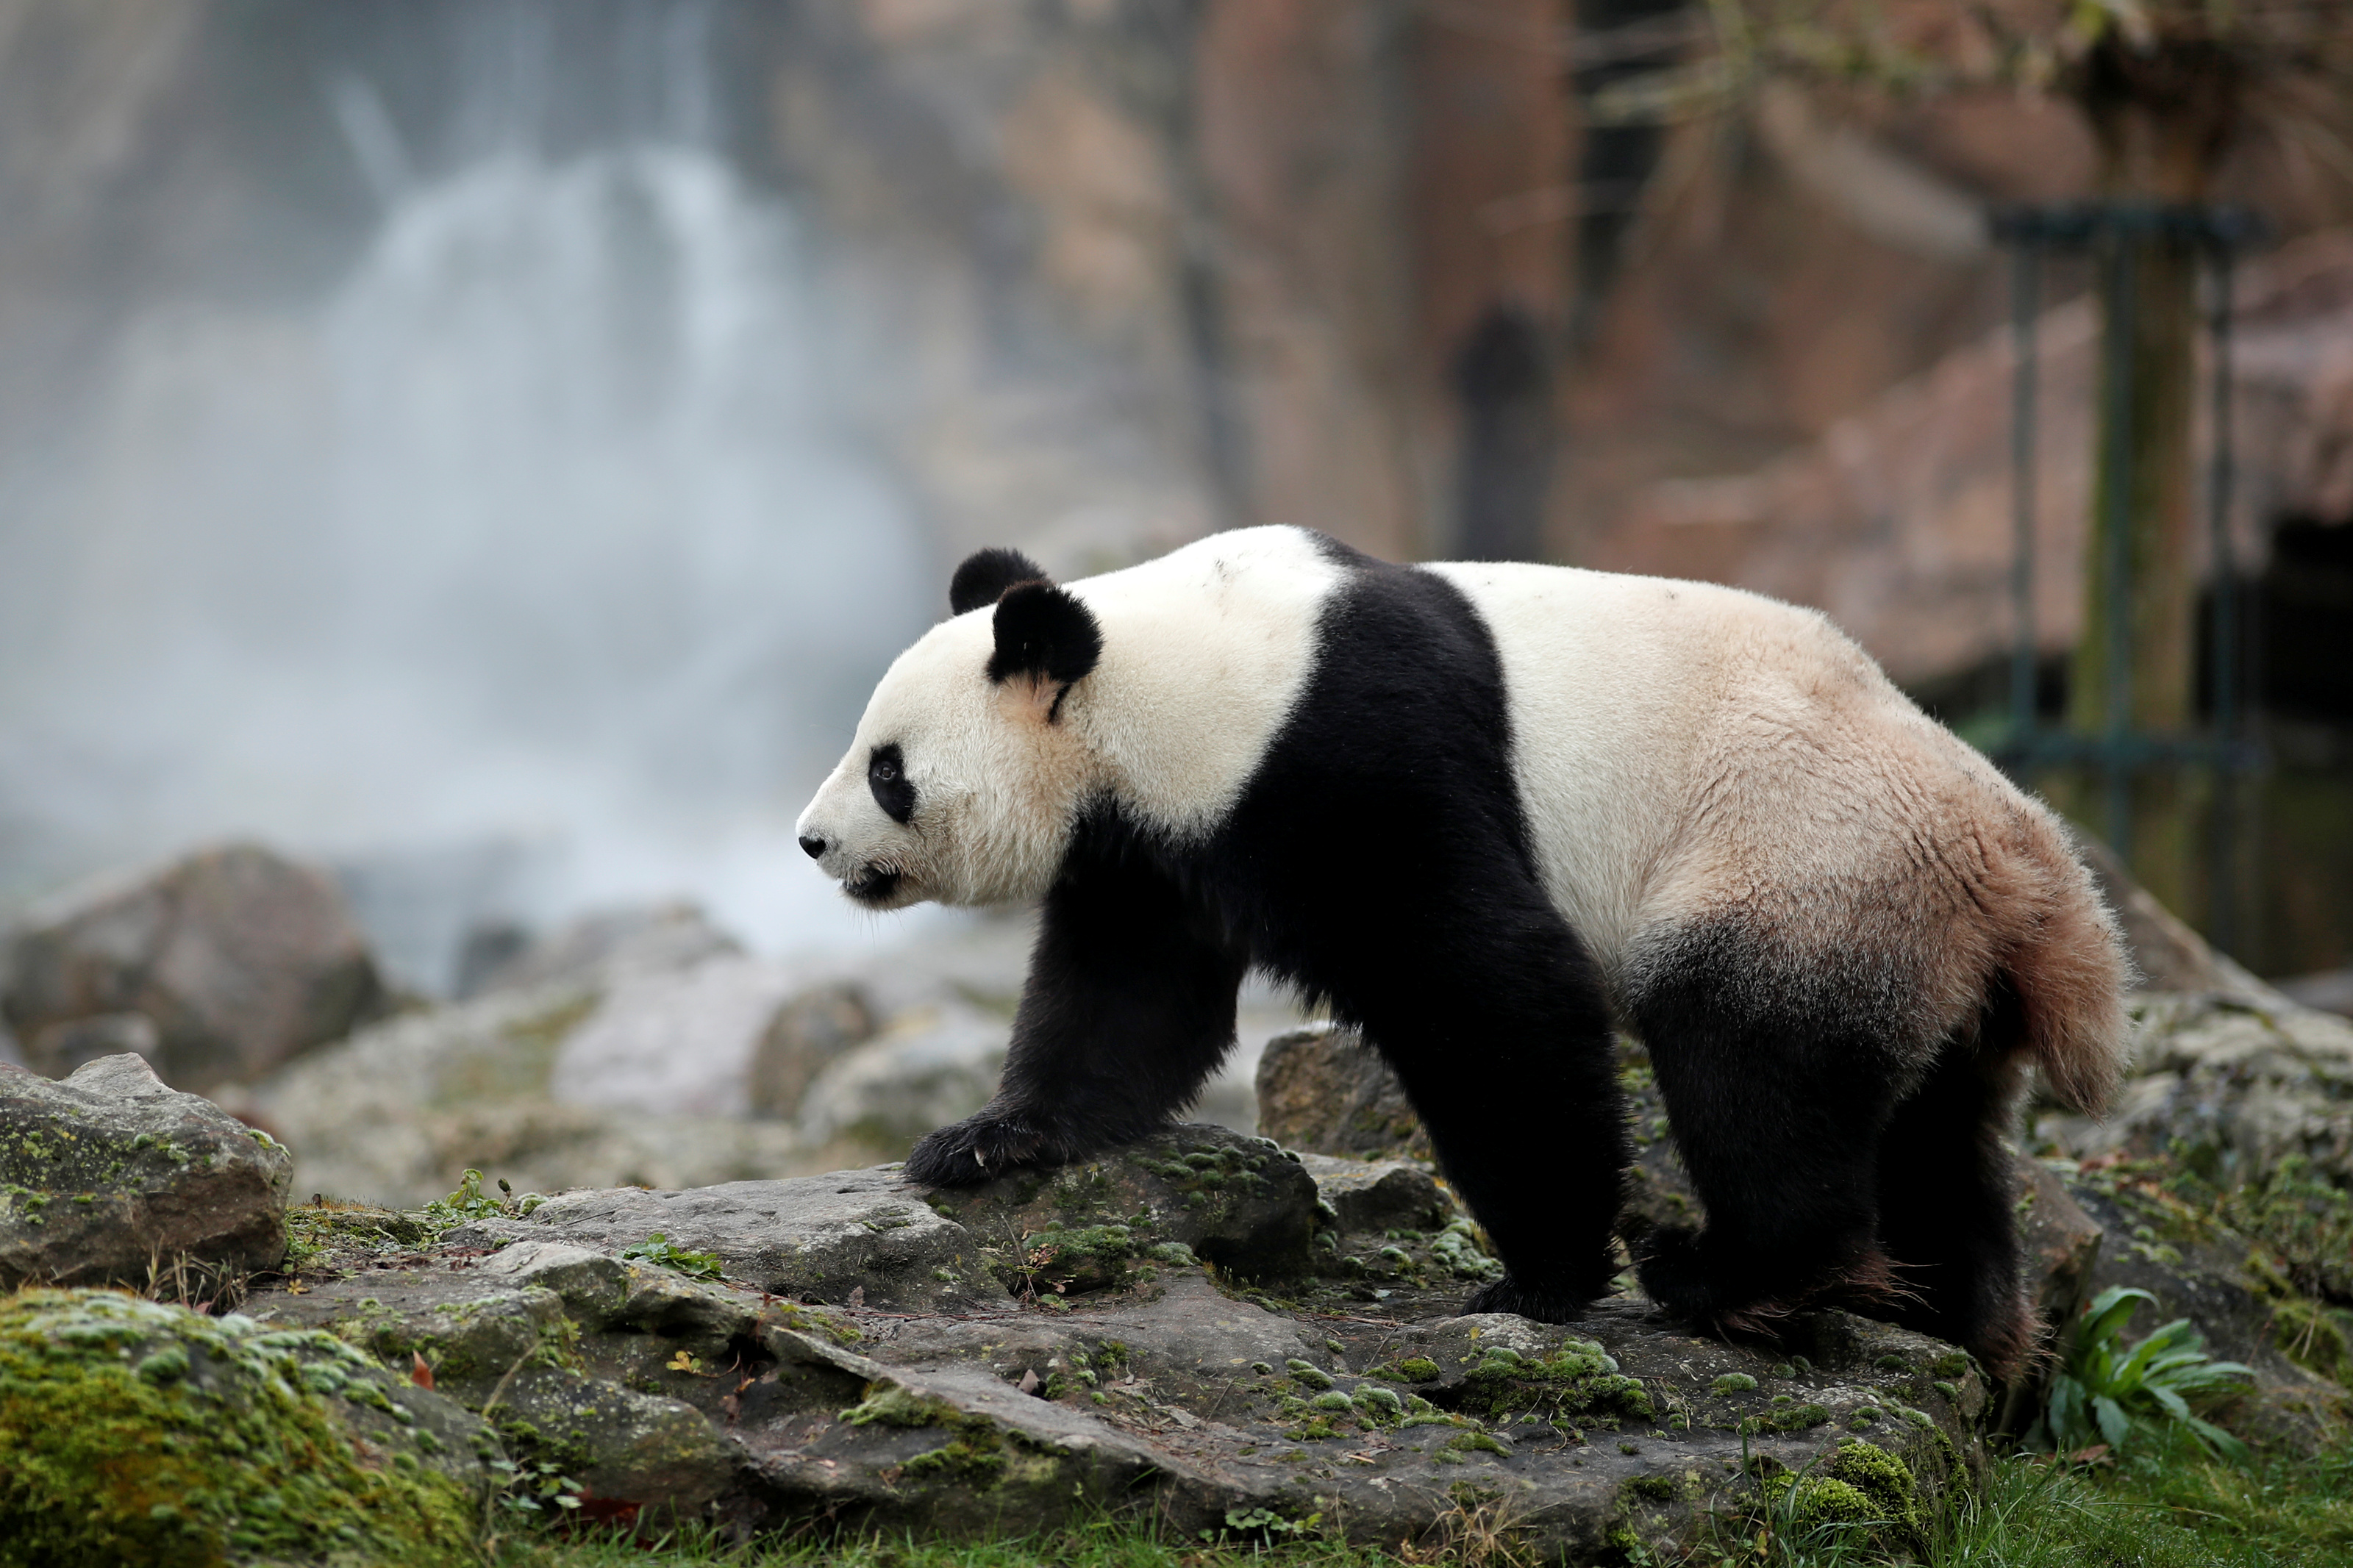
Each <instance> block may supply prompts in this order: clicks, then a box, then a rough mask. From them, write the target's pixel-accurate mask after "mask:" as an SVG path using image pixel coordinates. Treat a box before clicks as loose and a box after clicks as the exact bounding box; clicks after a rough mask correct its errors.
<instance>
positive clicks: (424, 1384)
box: [408, 1351, 433, 1388]
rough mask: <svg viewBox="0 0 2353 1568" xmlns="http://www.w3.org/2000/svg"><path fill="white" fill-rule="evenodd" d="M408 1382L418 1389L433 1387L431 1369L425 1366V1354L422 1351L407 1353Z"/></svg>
mask: <svg viewBox="0 0 2353 1568" xmlns="http://www.w3.org/2000/svg"><path fill="white" fill-rule="evenodd" d="M408 1381H409V1382H411V1383H413V1384H416V1385H417V1387H419V1388H430V1387H432V1386H433V1369H432V1368H431V1367H429V1366H427V1365H426V1364H425V1352H423V1351H411V1352H408Z"/></svg>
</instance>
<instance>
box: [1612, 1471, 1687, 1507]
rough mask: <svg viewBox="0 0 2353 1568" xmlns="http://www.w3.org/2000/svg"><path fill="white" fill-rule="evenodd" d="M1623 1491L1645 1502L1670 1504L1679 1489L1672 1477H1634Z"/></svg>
mask: <svg viewBox="0 0 2353 1568" xmlns="http://www.w3.org/2000/svg"><path fill="white" fill-rule="evenodd" d="M1625 1489H1626V1490H1627V1491H1628V1492H1630V1493H1631V1494H1632V1495H1634V1496H1635V1497H1638V1498H1641V1499H1642V1500H1645V1501H1647V1502H1672V1501H1674V1500H1675V1493H1676V1491H1677V1490H1678V1488H1677V1486H1676V1484H1675V1479H1674V1478H1673V1477H1672V1476H1636V1477H1635V1478H1634V1479H1632V1480H1630V1481H1628V1482H1627V1483H1626V1486H1625Z"/></svg>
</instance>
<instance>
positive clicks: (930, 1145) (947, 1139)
mask: <svg viewBox="0 0 2353 1568" xmlns="http://www.w3.org/2000/svg"><path fill="white" fill-rule="evenodd" d="M1060 1163H1062V1162H1061V1159H1060V1157H1059V1149H1058V1146H1057V1142H1056V1140H1055V1139H1054V1138H1052V1137H1051V1136H1050V1135H1049V1134H1048V1133H1046V1132H1044V1131H1039V1129H1038V1128H1036V1127H1034V1126H1032V1125H1031V1124H1029V1122H1027V1121H1022V1120H1021V1119H1019V1118H1018V1117H1008V1116H991V1115H989V1114H988V1113H987V1112H986V1111H983V1112H982V1113H981V1114H979V1115H977V1116H969V1117H966V1118H965V1120H964V1121H959V1122H957V1123H955V1125H954V1126H952V1127H943V1128H941V1129H940V1130H939V1131H936V1132H934V1133H932V1134H931V1135H930V1136H928V1137H926V1138H925V1139H924V1140H923V1142H920V1143H918V1144H916V1145H915V1149H914V1152H913V1153H912V1154H909V1155H908V1156H907V1174H908V1176H909V1177H910V1178H911V1179H913V1180H914V1181H918V1182H921V1183H923V1184H924V1185H925V1186H932V1187H976V1186H978V1185H979V1184H981V1183H983V1182H987V1181H992V1180H994V1179H995V1178H997V1177H998V1176H1001V1175H1004V1174H1005V1173H1008V1172H1009V1171H1018V1170H1019V1169H1021V1168H1022V1167H1023V1166H1026V1165H1057V1164H1060Z"/></svg>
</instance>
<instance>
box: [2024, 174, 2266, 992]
mask: <svg viewBox="0 0 2353 1568" xmlns="http://www.w3.org/2000/svg"><path fill="white" fill-rule="evenodd" d="M2263 234H2264V229H2263V223H2262V220H2261V219H2260V218H2258V217H2257V216H2255V215H2254V214H2253V213H2250V212H2247V211H2245V210H2243V209H2242V208H2236V207H2209V206H2170V205H2154V204H2135V203H2088V202H2087V203H2074V204H2069V205H2061V206H2033V207H2026V206H2021V207H2010V208H2006V209H2003V210H2001V211H2000V212H1998V213H1996V214H1995V216H1994V222H1993V236H1994V238H1995V240H1996V242H1997V243H1999V244H2001V245H2003V246H2006V247H2009V248H2010V251H2011V272H2010V310H2011V321H2010V333H2011V342H2012V344H2013V346H2014V349H2015V351H2016V366H2015V371H2014V379H2013V382H2012V389H2011V396H2012V405H2011V430H2010V466H2011V486H2012V503H2011V505H2012V510H2011V528H2012V533H2013V540H2012V550H2013V555H2012V558H2011V563H2010V600H2011V604H2012V606H2013V615H2014V619H2015V626H2014V635H2015V637H2016V642H2015V644H2014V645H2013V647H2012V649H2011V654H2010V733H2009V735H2008V737H2007V738H2006V739H2005V741H2004V742H2003V743H2002V744H2001V745H2000V747H1998V748H1997V749H1996V752H1995V756H1996V760H1997V761H1998V762H2000V763H2001V765H2002V767H2003V768H2004V769H2005V770H2007V771H2008V772H2010V773H2011V774H2012V775H2014V776H2017V777H2020V778H2021V779H2022V778H2025V777H2027V776H2028V775H2030V774H2031V773H2033V772H2035V771H2036V770H2038V769H2042V768H2047V767H2059V766H2068V767H2082V768H2085V769H2087V770H2090V771H2092V772H2094V773H2096V774H2097V775H2098V777H2099V780H2100V783H2101V786H2102V795H2103V799H2104V810H2103V816H2104V817H2105V822H2104V824H2103V826H2104V827H2105V831H2106V833H2107V836H2108V837H2109V839H2110V841H2111V842H2112V843H2113V844H2114V846H2115V847H2116V852H2117V853H2118V854H2119V855H2120V856H2124V857H2126V858H2129V857H2130V855H2131V838H2132V781H2133V778H2134V776H2135V774H2137V773H2143V772H2146V771H2148V770H2152V769H2157V768H2168V767H2169V768H2179V769H2200V770H2205V771H2207V772H2209V773H2211V775H2212V777H2213V779H2214V782H2215V794H2214V810H2213V817H2212V821H2213V834H2212V840H2211V853H2212V861H2211V873H2210V874H2211V886H2210V896H2209V900H2208V901H2209V904H2210V906H2211V907H2210V913H2209V920H2208V922H2207V924H2208V928H2209V934H2210V935H2211V936H2212V937H2213V938H2214V940H2215V941H2216V943H2217V945H2219V946H2222V947H2224V948H2225V949H2227V948H2228V947H2229V946H2230V938H2231V934H2232V924H2233V918H2232V917H2233V915H2234V913H2235V910H2236V908H2237V899H2236V894H2235V887H2236V867H2237V859H2238V853H2237V842H2236V837H2237V829H2236V824H2237V819H2238V815H2239V814H2238V812H2237V811H2236V810H2235V809H2234V803H2233V801H2232V782H2233V780H2234V779H2235V778H2236V777H2237V776H2238V775H2240V774H2242V773H2250V772H2253V771H2254V770H2256V769H2259V768H2261V767H2262V766H2263V750H2262V747H2261V746H2260V745H2259V744H2258V743H2257V742H2255V740H2254V739H2253V737H2252V736H2251V735H2250V734H2249V733H2248V732H2247V723H2246V721H2247V714H2248V710H2249V707H2250V703H2249V702H2248V700H2247V697H2248V692H2247V668H2246V661H2245V660H2244V659H2243V658H2242V657H2241V652H2242V648H2241V644H2242V637H2243V636H2244V633H2243V632H2242V620H2243V616H2242V608H2243V606H2242V587H2241V584H2240V582H2239V572H2238V564H2237V556H2236V552H2234V551H2233V549H2232V543H2231V534H2230V526H2231V523H2230V511H2231V500H2232V483H2233V479H2234V476H2233V472H2232V418H2231V374H2232V373H2231V309H2232V264H2233V261H2234V259H2235V258H2236V257H2237V255H2238V253H2239V252H2240V251H2242V250H2243V249H2246V248H2247V247H2250V246H2253V245H2254V244H2256V243H2258V242H2259V241H2260V240H2261V239H2262V238H2263ZM2152 241H2167V242H2170V243H2172V244H2175V245H2178V246H2180V247H2184V248H2186V249H2189V251H2191V252H2192V253H2193V254H2194V255H2195V256H2197V257H2198V258H2200V260H2201V261H2202V262H2203V263H2204V271H2205V277H2206V287H2207V298H2208V301H2209V303H2208V308H2207V311H2206V329H2207V333H2208V338H2209V342H2210V344H2211V371H2212V397H2213V410H2212V431H2211V439H2212V446H2211V454H2210V458H2209V464H2208V487H2207V514H2208V515H2207V525H2208V530H2209V536H2210V540H2211V552H2212V556H2213V560H2212V568H2211V595H2212V605H2213V611H2212V617H2211V622H2210V626H2209V637H2208V658H2209V666H2208V670H2207V676H2208V679H2209V680H2210V682H2211V692H2210V698H2211V701H2210V708H2209V716H2208V722H2207V724H2206V726H2205V728H2204V730H2203V731H2202V732H2193V733H2189V734H2173V735H2161V734H2147V733H2142V732H2138V731H2136V730H2135V728H2134V726H2133V721H2132V704H2133V686H2132V682H2133V668H2132V626H2133V614H2132V592H2133V583H2132V521H2133V519H2132V515H2131V509H2132V503H2133V489H2132V485H2131V482H2130V477H2131V475H2132V471H2133V459H2134V457H2135V453H2134V451H2133V445H2132V443H2133V419H2132V417H2131V412H2132V411H2131V401H2130V400H2131V397H2132V389H2133V376H2134V374H2135V368H2136V367H2135V365H2134V363H2133V360H2134V342H2133V333H2132V331H2131V329H2130V326H2129V323H2130V322H2131V321H2132V320H2133V319H2134V317H2135V314H2136V306H2137V300H2138V284H2139V276H2138V266H2139V258H2140V255H2141V253H2142V250H2143V248H2144V246H2145V245H2146V244H2147V243H2149V242H2152ZM2054 254H2089V255H2090V256H2091V257H2092V258H2093V260H2094V265H2096V266H2098V267H2100V268H2102V269H2103V273H2104V276H2103V278H2102V287H2103V292H2104V294H2105V298H2106V300H2107V303H2108V319H2107V321H2105V322H2104V323H2103V328H2102V335H2101V353H2102V355H2103V356H2104V363H2103V364H2102V366H2101V369H2102V372H2103V374H2102V375H2101V376H2100V378H2099V384H2100V386H2101V389H2102V392H2103V394H2104V395H2105V396H2106V397H2107V398H2109V399H2110V404H2109V406H2108V407H2107V408H2105V410H2103V415H2104V417H2103V418H2102V420H2101V432H2102V437H2103V439H2102V442H2101V447H2100V450H2099V452H2098V454H2097V464H2098V470H2097V473H2096V475H2095V478H2094V486H2093V493H2094V495H2095V496H2097V497H2099V498H2100V501H2101V504H2102V506H2103V508H2104V509H2105V510H2104V513H2103V515H2102V517H2101V519H2100V522H2101V527H2100V529H2099V530H2098V533H2099V535H2100V540H2101V543H2102V545H2103V546H2104V547H2105V548H2104V550H2103V552H2102V558H2101V559H2100V560H2099V561H2097V562H2094V563H2086V565H2087V568H2088V569H2089V570H2091V571H2095V572H2097V573H2099V574H2100V575H2101V583H2100V586H2101V589H2102V597H2103V598H2104V600H2105V609H2106V612H2107V624H2106V627H2105V631H2106V635H2107V637H2108V639H2109V640H2108V644H2107V648H2106V657H2105V659H2104V660H2103V661H2102V662H2103V665H2104V667H2105V668H2104V672H2103V673H2104V675H2105V681H2106V689H2105V691H2103V692H2101V693H2100V694H2099V705H2098V712H2099V713H2100V715H2101V726H2100V728H2099V730H2098V731H2096V732H2092V733H2086V732H2083V731H2077V730H2072V729H2066V728H2050V727H2046V726H2044V725H2043V724H2042V720H2041V716H2040V714H2039V713H2038V711H2037V705H2036V689H2037V677H2038V674H2039V668H2038V666H2039V648H2038V645H2037V641H2036V637H2035V634H2034V577H2035V553H2036V549H2035V514H2034V508H2035V489H2034V487H2035V463H2036V443H2035V436H2036V422H2037V419H2038V417H2039V408H2038V400H2039V398H2040V396H2041V391H2042V389H2041V387H2040V384H2039V368H2040V365H2039V355H2038V351H2037V343H2036V326H2037V323H2038V321H2039V320H2040V318H2041V316H2042V273H2043V268H2044V266H2045V264H2046V262H2047V261H2048V260H2049V258H2051V257H2052V255H2054ZM2077 710H2078V711H2083V710H2084V705H2082V704H2078V705H2077Z"/></svg>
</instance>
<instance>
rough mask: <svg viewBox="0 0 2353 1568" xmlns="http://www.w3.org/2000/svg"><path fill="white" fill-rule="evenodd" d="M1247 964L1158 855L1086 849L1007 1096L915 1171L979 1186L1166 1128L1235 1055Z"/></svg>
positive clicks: (1041, 969)
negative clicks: (1157, 864)
mask: <svg viewBox="0 0 2353 1568" xmlns="http://www.w3.org/2000/svg"><path fill="white" fill-rule="evenodd" d="M1247 967H1248V964H1247V962H1246V960H1245V959H1244V958H1243V957H1242V956H1241V955H1240V953H1239V952H1236V951H1235V949H1234V947H1233V945H1232V944H1231V943H1230V942H1228V941H1226V940H1225V938H1224V935H1223V933H1222V931H1220V930H1219V927H1218V925H1217V922H1216V921H1214V920H1212V919H1211V918H1209V917H1208V915H1207V914H1206V913H1205V912H1204V911H1202V910H1200V909H1198V907H1197V906H1196V905H1194V904H1193V903H1192V902H1191V900H1187V898H1186V897H1185V896H1184V894H1183V893H1182V891H1181V890H1180V889H1178V888H1177V887H1176V884H1175V883H1174V882H1173V881H1171V880H1170V879H1168V878H1167V877H1166V876H1165V875H1164V874H1162V873H1161V872H1160V871H1158V870H1157V869H1156V868H1154V867H1153V866H1151V865H1150V864H1149V863H1148V862H1147V861H1145V860H1144V859H1143V858H1137V857H1128V856H1121V855H1118V854H1115V853H1111V852H1108V851H1096V850H1092V849H1091V848H1089V847H1087V846H1085V845H1083V844H1082V847H1080V848H1079V849H1078V850H1076V851H1074V852H1073V854H1072V856H1071V860H1070V862H1069V864H1068V867H1067V868H1066V869H1065V871H1064V873H1063V876H1062V879H1061V880H1060V882H1059V883H1057V884H1056V885H1055V887H1054V889H1053V891H1052V892H1050V894H1048V895H1047V899H1046V905H1045V910H1044V912H1043V918H1042V920H1041V921H1040V922H1039V932H1038V945H1037V947H1036V949H1035V950H1034V951H1033V952H1031V954H1030V959H1029V981H1028V983H1027V984H1025V985H1024V987H1023V988H1022V994H1021V1006H1020V1009H1019V1011H1018V1013H1017V1014H1016V1016H1015V1017H1014V1022H1013V1043H1012V1047H1011V1048H1010V1050H1009V1051H1008V1053H1007V1056H1006V1060H1005V1072H1004V1076H1003V1078H1002V1079H1001V1080H1000V1082H999V1085H998V1088H997V1098H996V1099H995V1100H991V1101H990V1102H989V1103H988V1104H987V1106H986V1107H985V1108H983V1109H982V1110H980V1111H979V1112H978V1113H976V1114H975V1115H973V1116H970V1117H967V1118H966V1119H965V1120H964V1121H959V1122H957V1123H956V1124H955V1125H954V1126H952V1127H943V1128H941V1129H940V1130H939V1131H936V1132H934V1133H933V1134H931V1135H930V1136H929V1137H927V1138H925V1139H924V1140H923V1142H920V1143H918V1144H917V1145H916V1146H915V1150H914V1152H913V1154H911V1155H909V1156H908V1159H907V1173H908V1174H909V1175H910V1176H912V1177H913V1178H914V1179H915V1180H916V1181H919V1182H925V1183H929V1184H933V1185H934V1186H969V1185H972V1184H975V1183H978V1182H985V1181H987V1180H989V1179H990V1178H992V1177H995V1176H998V1175H1001V1174H1003V1173H1005V1172H1007V1171H1008V1170H1015V1169H1018V1168H1020V1167H1022V1166H1035V1165H1060V1164H1066V1163H1069V1162H1071V1161H1072V1160H1078V1159H1083V1158H1084V1157H1086V1156H1087V1155H1089V1154H1092V1153H1093V1152H1096V1151H1097V1150H1100V1149H1106V1148H1110V1147H1112V1146H1113V1145H1115V1144H1120V1143H1125V1142H1133V1141H1134V1140H1135V1139H1137V1138H1141V1137H1143V1136H1145V1134H1146V1133H1149V1132H1152V1131H1156V1130H1157V1129H1159V1128H1161V1127H1165V1126H1166V1125H1167V1124H1168V1123H1169V1122H1170V1121H1171V1120H1173V1118H1174V1117H1175V1115H1176V1112H1177V1111H1179V1110H1182V1109H1184V1107H1185V1106H1186V1105H1187V1104H1189V1103H1190V1102H1191V1101H1192V1100H1193V1098H1194V1097H1195V1096H1196V1095H1198V1093H1199V1092H1200V1090H1201V1086H1202V1085H1203V1084H1204V1083H1205V1082H1207V1081H1208V1077H1209V1075H1210V1074H1211V1073H1212V1072H1214V1071H1216V1070H1217V1067H1218V1064H1219V1062H1220V1061H1222V1060H1223V1059H1224V1058H1225V1055H1226V1053H1227V1051H1229V1050H1230V1049H1231V1048H1232V1047H1233V1043H1234V1001H1235V997H1236V995H1237V994H1238V993H1239V992H1240V989H1241V981H1242V974H1243V973H1244V971H1245V970H1246V968H1247Z"/></svg>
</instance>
